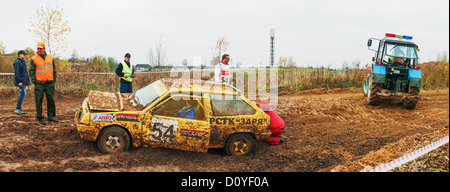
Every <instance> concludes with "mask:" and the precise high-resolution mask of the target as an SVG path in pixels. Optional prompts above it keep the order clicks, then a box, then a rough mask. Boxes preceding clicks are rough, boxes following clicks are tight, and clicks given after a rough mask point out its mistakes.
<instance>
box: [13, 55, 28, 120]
mask: <svg viewBox="0 0 450 192" xmlns="http://www.w3.org/2000/svg"><path fill="white" fill-rule="evenodd" d="M27 55H28V54H27V53H26V52H25V51H23V50H20V51H19V53H18V58H17V59H16V60H14V64H13V66H14V86H17V87H19V90H20V95H19V99H18V100H17V104H16V109H15V110H14V112H15V113H17V114H24V113H25V112H23V111H22V102H23V99H25V96H26V95H27V92H26V86H28V85H30V78H29V77H28V70H27V64H25V60H24V59H25V58H26V56H27Z"/></svg>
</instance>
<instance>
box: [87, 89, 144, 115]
mask: <svg viewBox="0 0 450 192" xmlns="http://www.w3.org/2000/svg"><path fill="white" fill-rule="evenodd" d="M130 95H131V94H130V93H119V92H117V93H112V92H105V91H90V92H89V95H88V105H89V109H90V110H91V111H97V112H102V111H110V112H118V111H136V110H135V108H134V107H133V105H132V102H131V99H129V97H130Z"/></svg>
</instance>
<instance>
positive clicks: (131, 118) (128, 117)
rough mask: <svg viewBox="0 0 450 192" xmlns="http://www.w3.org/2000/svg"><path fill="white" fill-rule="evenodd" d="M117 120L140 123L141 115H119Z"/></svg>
mask: <svg viewBox="0 0 450 192" xmlns="http://www.w3.org/2000/svg"><path fill="white" fill-rule="evenodd" d="M116 118H117V121H132V122H138V121H139V115H137V114H126V113H118V114H117V117H116Z"/></svg>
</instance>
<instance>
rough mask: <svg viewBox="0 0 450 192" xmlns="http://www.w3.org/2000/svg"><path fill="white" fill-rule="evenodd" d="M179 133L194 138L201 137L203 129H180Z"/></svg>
mask: <svg viewBox="0 0 450 192" xmlns="http://www.w3.org/2000/svg"><path fill="white" fill-rule="evenodd" d="M180 135H181V136H183V137H194V138H199V139H200V138H202V136H203V131H197V130H189V129H181V130H180Z"/></svg>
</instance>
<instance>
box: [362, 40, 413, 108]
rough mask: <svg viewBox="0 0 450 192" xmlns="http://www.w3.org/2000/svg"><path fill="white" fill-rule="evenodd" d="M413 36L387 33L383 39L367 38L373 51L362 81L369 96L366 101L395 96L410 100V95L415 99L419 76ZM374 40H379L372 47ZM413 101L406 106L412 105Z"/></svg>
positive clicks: (365, 92) (376, 101)
mask: <svg viewBox="0 0 450 192" xmlns="http://www.w3.org/2000/svg"><path fill="white" fill-rule="evenodd" d="M412 39H413V37H412V36H407V35H397V34H391V33H386V36H385V37H384V38H383V39H376V38H370V39H369V40H368V42H367V46H368V48H369V50H372V51H374V52H375V56H374V57H372V71H371V73H370V74H368V78H367V79H366V80H365V82H364V83H363V91H364V95H365V96H368V98H367V100H368V102H369V104H373V105H376V104H378V103H379V101H381V100H382V98H383V99H384V98H388V99H390V98H393V97H396V98H402V99H403V101H405V100H408V101H410V100H409V99H410V98H411V97H414V99H417V97H418V96H417V95H418V92H419V91H420V86H421V78H422V77H421V70H420V67H419V56H418V52H419V47H418V46H417V45H416V44H415V43H414V42H413V41H412ZM374 40H376V41H379V43H378V48H377V49H372V48H371V47H372V45H373V41H374ZM372 89H375V90H372ZM374 91H375V92H374ZM370 93H371V94H372V96H370ZM374 94H375V95H374ZM415 103H416V102H414V106H413V105H408V107H407V108H413V107H415Z"/></svg>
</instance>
